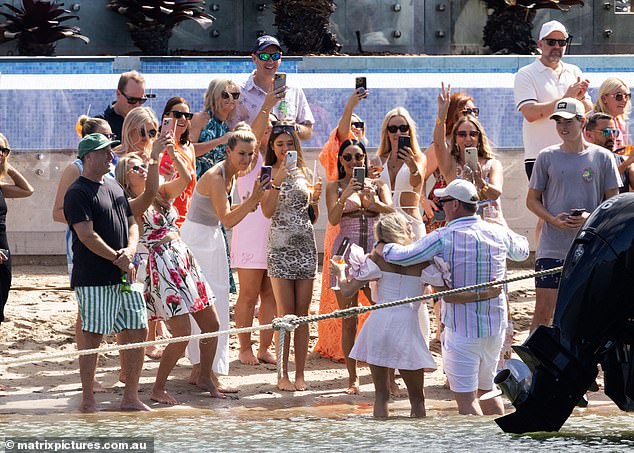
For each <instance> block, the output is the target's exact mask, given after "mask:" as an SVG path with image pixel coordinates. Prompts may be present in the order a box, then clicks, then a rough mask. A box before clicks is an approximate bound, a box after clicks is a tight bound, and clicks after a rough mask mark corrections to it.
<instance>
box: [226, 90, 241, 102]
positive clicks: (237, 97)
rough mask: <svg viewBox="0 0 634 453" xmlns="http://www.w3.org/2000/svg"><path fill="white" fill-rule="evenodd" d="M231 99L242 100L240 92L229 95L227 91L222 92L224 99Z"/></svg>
mask: <svg viewBox="0 0 634 453" xmlns="http://www.w3.org/2000/svg"><path fill="white" fill-rule="evenodd" d="M230 97H232V98H233V99H234V100H236V101H237V100H238V99H240V92H239V91H238V92H232V93H229V92H227V91H223V92H222V99H229V98H230Z"/></svg>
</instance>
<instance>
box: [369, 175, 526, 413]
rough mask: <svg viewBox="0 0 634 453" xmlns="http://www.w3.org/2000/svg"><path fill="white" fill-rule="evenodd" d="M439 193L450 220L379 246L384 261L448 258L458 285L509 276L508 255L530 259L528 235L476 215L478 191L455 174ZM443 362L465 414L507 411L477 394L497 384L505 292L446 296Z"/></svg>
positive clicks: (494, 400)
mask: <svg viewBox="0 0 634 453" xmlns="http://www.w3.org/2000/svg"><path fill="white" fill-rule="evenodd" d="M434 195H436V196H437V197H438V198H439V205H440V207H441V209H442V210H443V211H444V213H445V216H446V218H447V221H448V223H447V225H446V226H445V227H443V228H439V229H437V230H434V231H432V232H431V233H429V234H428V235H427V236H423V237H422V238H421V239H419V240H418V241H416V242H414V243H413V244H411V245H407V246H405V245H398V244H385V246H382V245H380V244H379V245H378V246H377V252H379V253H381V251H382V253H383V257H384V259H385V261H388V262H390V263H396V264H399V265H402V266H407V265H410V264H417V263H422V262H425V261H431V260H432V259H433V258H434V257H435V256H438V257H440V258H442V259H444V260H445V262H446V263H448V264H449V268H450V269H451V280H452V282H453V287H454V288H462V287H465V286H470V285H475V284H478V283H487V282H491V281H495V280H500V279H502V278H504V275H505V274H506V259H507V258H509V259H511V260H513V261H523V260H525V259H526V258H528V253H529V250H528V240H527V239H526V238H525V237H524V236H520V235H519V234H515V233H514V232H513V231H511V230H509V229H508V228H506V227H504V226H501V225H497V224H493V223H489V222H485V221H483V220H482V219H480V217H478V216H477V215H476V211H477V209H478V191H477V189H476V187H475V186H474V185H473V184H472V183H470V182H468V181H465V180H461V179H455V180H453V181H452V182H451V183H450V184H449V185H447V187H445V188H444V189H436V190H435V191H434ZM442 313H443V314H442V322H443V324H444V325H445V330H444V332H443V337H442V357H443V367H444V371H445V374H446V375H447V379H448V381H449V388H450V389H451V391H452V392H453V393H454V398H455V400H456V402H457V403H458V412H459V413H460V414H465V415H466V414H473V415H483V414H484V415H492V414H503V413H504V406H503V405H502V401H501V399H500V398H499V397H497V398H492V399H489V400H486V401H479V400H478V398H479V397H480V396H482V395H483V394H485V393H486V392H488V391H490V390H492V389H493V378H494V377H495V371H496V366H497V362H498V358H499V356H500V351H501V349H502V343H503V342H504V336H505V331H506V327H507V319H508V317H507V315H508V313H507V304H506V294H505V293H504V291H503V290H502V291H501V292H500V294H499V295H498V296H497V297H493V298H490V299H483V300H478V301H475V302H467V303H448V302H446V301H444V300H443V301H442Z"/></svg>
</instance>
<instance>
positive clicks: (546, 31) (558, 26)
mask: <svg viewBox="0 0 634 453" xmlns="http://www.w3.org/2000/svg"><path fill="white" fill-rule="evenodd" d="M554 31H560V32H562V33H563V34H564V39H568V32H567V31H566V27H564V24H562V23H561V22H559V21H557V20H551V21H550V22H546V23H545V24H544V25H542V28H541V30H540V31H539V40H540V41H541V40H542V39H544V38H546V37H547V36H548V35H550V34H551V33H552V32H554Z"/></svg>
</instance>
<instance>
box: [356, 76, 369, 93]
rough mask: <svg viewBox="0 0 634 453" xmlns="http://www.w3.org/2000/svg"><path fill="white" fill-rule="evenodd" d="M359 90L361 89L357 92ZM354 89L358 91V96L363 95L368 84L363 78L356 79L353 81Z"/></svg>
mask: <svg viewBox="0 0 634 453" xmlns="http://www.w3.org/2000/svg"><path fill="white" fill-rule="evenodd" d="M359 88H362V89H361V90H359ZM354 89H355V90H359V93H360V94H365V92H366V91H367V89H368V82H367V79H366V78H365V77H357V78H355V79H354Z"/></svg>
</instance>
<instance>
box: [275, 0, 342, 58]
mask: <svg viewBox="0 0 634 453" xmlns="http://www.w3.org/2000/svg"><path fill="white" fill-rule="evenodd" d="M334 10H335V2H334V1H332V0H273V13H274V14H275V25H276V26H277V30H278V33H277V36H278V38H280V39H281V40H282V41H283V42H284V44H285V45H286V47H287V49H288V51H289V52H292V53H307V52H316V53H337V52H338V51H339V50H341V45H340V44H339V43H338V42H337V37H336V36H335V34H334V33H332V32H331V31H330V15H331V14H332V13H333V12H334Z"/></svg>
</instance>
